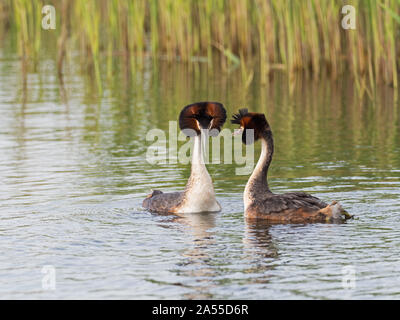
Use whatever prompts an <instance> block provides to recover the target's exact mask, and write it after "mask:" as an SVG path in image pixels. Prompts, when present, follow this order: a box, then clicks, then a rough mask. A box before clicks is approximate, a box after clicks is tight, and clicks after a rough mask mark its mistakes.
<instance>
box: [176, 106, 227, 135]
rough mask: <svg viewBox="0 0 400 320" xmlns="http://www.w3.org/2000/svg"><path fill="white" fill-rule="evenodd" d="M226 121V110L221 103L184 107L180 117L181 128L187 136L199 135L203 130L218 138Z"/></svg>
mask: <svg viewBox="0 0 400 320" xmlns="http://www.w3.org/2000/svg"><path fill="white" fill-rule="evenodd" d="M225 120H226V110H225V108H224V106H223V105H222V104H221V103H219V102H196V103H192V104H189V105H187V106H186V107H184V108H183V109H182V111H181V113H180V115H179V127H180V128H181V130H182V131H183V132H184V133H185V134H186V135H187V136H193V135H199V134H200V133H201V130H202V129H208V130H210V135H211V136H216V135H218V133H219V132H220V131H221V127H222V126H223V125H224V123H225Z"/></svg>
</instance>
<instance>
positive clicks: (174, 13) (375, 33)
mask: <svg viewBox="0 0 400 320" xmlns="http://www.w3.org/2000/svg"><path fill="white" fill-rule="evenodd" d="M44 4H47V3H45V1H41V0H3V1H2V2H0V16H1V17H2V19H1V22H0V34H1V35H0V40H2V39H4V34H6V33H13V34H14V35H15V37H16V38H17V39H18V42H17V47H18V52H19V53H20V55H21V56H22V57H27V58H32V59H36V58H37V56H38V54H39V52H40V50H41V43H42V42H43V41H46V39H45V37H46V36H47V35H48V33H50V32H53V33H55V34H56V36H57V37H58V46H57V47H58V55H57V59H58V65H59V69H61V68H62V64H63V59H64V57H65V52H71V51H73V50H75V51H77V50H78V51H79V52H81V56H82V61H83V62H85V64H88V65H90V66H92V67H93V70H94V73H95V75H96V79H97V82H99V83H100V69H99V63H100V62H99V60H100V58H102V57H105V58H106V59H107V73H108V74H111V73H112V72H113V68H114V63H113V58H114V57H116V56H122V57H124V58H123V59H121V61H122V63H123V64H124V69H125V70H126V72H128V73H129V72H133V71H134V70H135V69H136V68H140V67H141V66H142V65H143V61H144V59H146V58H147V57H151V58H153V59H154V61H157V59H166V60H168V61H175V60H179V61H182V62H184V63H188V64H192V63H193V61H195V62H199V61H200V62H202V61H204V62H207V63H209V65H210V68H213V66H215V65H218V66H220V67H221V68H220V69H222V70H225V71H229V70H230V68H232V67H236V66H238V65H240V68H241V70H242V73H243V75H244V76H243V77H244V80H246V82H251V79H252V77H253V74H254V72H257V73H258V74H259V75H260V78H261V81H262V82H263V83H266V82H267V81H268V75H269V74H270V72H271V71H272V70H275V69H280V70H283V71H285V72H286V73H287V74H288V75H293V74H294V73H297V72H303V73H305V74H306V75H307V76H309V77H312V78H314V79H319V77H320V76H321V74H325V75H329V76H330V77H332V78H337V77H339V76H341V75H343V74H350V75H351V76H353V77H354V79H355V80H356V84H357V86H358V87H359V88H361V89H362V88H367V87H369V88H370V87H373V86H376V85H377V84H380V83H385V84H389V85H392V86H393V87H395V88H396V87H397V86H398V75H397V74H398V71H399V67H398V65H399V62H400V61H399V57H400V56H399V49H400V48H399V47H400V41H397V40H398V34H399V28H400V0H352V1H343V0H131V1H130V0H58V1H53V5H54V6H55V7H56V13H57V28H56V30H52V31H46V30H42V29H41V19H42V16H43V15H42V14H41V8H42V6H43V5H44ZM346 4H350V5H353V6H354V7H355V8H356V30H345V29H343V28H342V27H341V20H342V18H343V16H344V15H343V14H342V13H341V8H342V7H343V6H344V5H346Z"/></svg>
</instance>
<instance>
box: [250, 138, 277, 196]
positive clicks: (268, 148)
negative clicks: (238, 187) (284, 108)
mask: <svg viewBox="0 0 400 320" xmlns="http://www.w3.org/2000/svg"><path fill="white" fill-rule="evenodd" d="M273 153H274V141H273V138H272V133H271V131H270V130H268V131H265V132H264V133H263V134H262V137H261V155H260V158H259V159H258V162H257V165H256V167H255V168H254V171H253V173H252V174H251V176H250V178H249V181H248V182H247V184H246V188H245V192H244V198H245V199H244V200H245V202H246V201H251V200H253V199H254V198H255V197H257V194H263V193H270V192H271V191H270V190H269V187H268V180H267V174H268V168H269V165H270V164H271V161H272V155H273Z"/></svg>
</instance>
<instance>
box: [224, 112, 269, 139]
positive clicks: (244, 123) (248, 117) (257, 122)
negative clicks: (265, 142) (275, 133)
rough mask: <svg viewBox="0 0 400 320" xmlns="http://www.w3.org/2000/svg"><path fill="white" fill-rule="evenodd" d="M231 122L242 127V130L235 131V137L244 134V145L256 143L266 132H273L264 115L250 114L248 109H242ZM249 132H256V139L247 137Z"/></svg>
mask: <svg viewBox="0 0 400 320" xmlns="http://www.w3.org/2000/svg"><path fill="white" fill-rule="evenodd" d="M231 122H232V123H235V124H238V125H240V128H239V129H237V130H235V132H234V135H237V134H242V142H243V143H244V144H251V143H254V142H255V141H257V140H258V139H260V138H261V137H262V135H263V134H264V133H265V132H268V131H271V128H270V126H269V124H268V121H267V119H266V118H265V115H264V114H263V113H255V112H248V110H247V109H240V110H239V113H237V114H234V115H233V117H232V120H231ZM247 130H254V131H253V133H254V139H251V136H249V137H247V135H246V132H248V131H247Z"/></svg>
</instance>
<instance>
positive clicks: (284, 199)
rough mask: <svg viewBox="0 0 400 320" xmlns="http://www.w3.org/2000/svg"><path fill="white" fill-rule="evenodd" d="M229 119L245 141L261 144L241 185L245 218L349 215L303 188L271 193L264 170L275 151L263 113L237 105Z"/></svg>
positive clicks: (339, 217)
mask: <svg viewBox="0 0 400 320" xmlns="http://www.w3.org/2000/svg"><path fill="white" fill-rule="evenodd" d="M231 122H232V123H234V124H239V125H240V128H239V129H237V130H235V132H234V135H237V134H241V135H242V142H243V143H244V144H251V143H254V142H255V141H257V140H261V146H262V149H261V155H260V158H259V160H258V162H257V164H256V167H255V168H254V171H253V173H252V174H251V176H250V178H249V180H248V182H247V184H246V187H245V189H244V194H243V201H244V209H245V217H246V218H249V219H265V220H266V221H269V222H272V223H285V222H287V223H305V222H334V221H343V220H345V219H348V218H350V217H351V216H350V215H349V214H348V213H347V212H346V211H345V210H343V208H342V206H341V205H340V204H339V203H338V202H336V201H333V202H332V203H331V204H329V205H328V204H327V203H325V202H323V201H322V200H320V199H318V198H316V197H314V196H312V195H310V194H307V193H304V192H291V193H284V194H275V193H272V192H271V190H270V189H269V186H268V180H267V174H268V168H269V166H270V164H271V161H272V155H273V153H274V140H273V137H272V131H271V127H270V125H269V124H268V121H267V119H266V118H265V115H264V114H262V113H252V112H248V110H247V109H240V110H239V113H238V114H235V115H233V118H232V120H231Z"/></svg>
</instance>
